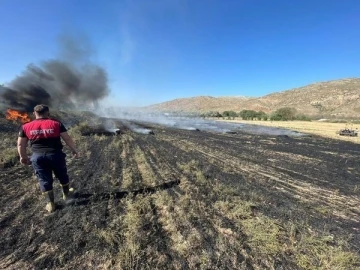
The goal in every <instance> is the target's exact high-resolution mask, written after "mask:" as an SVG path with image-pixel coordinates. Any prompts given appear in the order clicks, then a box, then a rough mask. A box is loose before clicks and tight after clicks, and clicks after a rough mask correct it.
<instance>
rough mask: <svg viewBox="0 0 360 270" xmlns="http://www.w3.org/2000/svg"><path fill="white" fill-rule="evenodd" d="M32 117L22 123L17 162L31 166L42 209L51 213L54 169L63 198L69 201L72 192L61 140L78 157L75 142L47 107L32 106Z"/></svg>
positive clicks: (53, 206)
mask: <svg viewBox="0 0 360 270" xmlns="http://www.w3.org/2000/svg"><path fill="white" fill-rule="evenodd" d="M33 114H34V115H35V120H33V121H30V122H28V123H25V124H23V125H22V126H21V128H20V131H19V137H18V144H17V145H18V152H19V156H20V162H21V163H22V164H24V165H30V164H31V165H32V167H33V169H34V171H35V174H36V176H37V178H38V180H39V184H40V190H41V192H42V193H43V195H44V196H45V199H46V207H45V209H46V210H47V211H48V212H49V213H52V212H54V211H55V209H56V205H55V201H54V191H53V172H54V174H55V176H56V178H57V179H58V180H59V182H60V184H61V186H62V193H63V199H64V200H65V202H69V201H70V200H71V199H72V195H73V192H74V189H73V188H70V186H69V184H70V181H69V176H68V173H67V166H66V160H65V157H66V154H65V153H64V152H63V151H62V149H63V145H62V143H61V139H60V138H62V139H63V140H64V142H65V143H66V144H67V145H68V146H69V147H70V149H71V151H72V154H73V156H74V157H78V156H79V154H78V151H77V150H76V147H75V144H74V141H73V140H72V139H71V137H70V136H69V134H68V133H67V129H66V128H65V126H64V125H63V124H62V123H61V122H59V121H57V120H54V119H50V118H49V117H50V112H49V107H48V106H46V105H44V104H40V105H37V106H35V107H34V112H33ZM28 141H30V146H31V150H32V155H31V158H30V159H29V158H28V156H27V154H26V147H27V143H28Z"/></svg>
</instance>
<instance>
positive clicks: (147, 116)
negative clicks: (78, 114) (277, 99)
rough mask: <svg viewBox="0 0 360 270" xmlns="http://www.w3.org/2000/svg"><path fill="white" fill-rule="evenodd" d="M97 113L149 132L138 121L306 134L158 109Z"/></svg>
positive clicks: (228, 130)
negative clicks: (164, 111) (165, 111)
mask: <svg viewBox="0 0 360 270" xmlns="http://www.w3.org/2000/svg"><path fill="white" fill-rule="evenodd" d="M96 113H97V114H99V115H101V116H103V117H108V118H116V119H119V120H121V122H122V123H123V124H124V125H125V126H127V127H128V128H129V129H130V130H132V131H134V132H137V133H143V134H149V132H150V131H151V130H150V129H147V128H143V127H140V126H139V125H137V124H136V123H139V124H140V123H144V124H146V123H149V124H155V125H160V126H165V127H168V128H175V129H182V130H189V131H194V132H196V131H207V132H216V133H236V132H246V133H250V134H258V135H272V136H292V137H297V136H306V134H304V133H299V132H297V131H292V130H289V129H281V128H275V127H265V126H259V125H251V124H242V123H229V122H221V121H215V120H208V119H203V118H199V117H193V116H184V115H181V114H172V113H163V112H156V111H149V110H146V109H140V108H138V109H134V108H131V109H129V108H126V109H122V108H114V107H111V108H107V109H102V110H97V111H96Z"/></svg>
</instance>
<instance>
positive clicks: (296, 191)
mask: <svg viewBox="0 0 360 270" xmlns="http://www.w3.org/2000/svg"><path fill="white" fill-rule="evenodd" d="M151 129H152V130H153V131H154V135H145V134H138V133H134V132H132V131H130V130H124V132H123V134H121V135H117V136H98V135H93V136H81V135H80V133H79V129H78V128H77V127H76V126H75V127H74V128H72V129H70V131H69V133H70V134H71V135H72V136H73V138H74V140H75V141H76V143H77V145H78V148H79V149H80V151H81V153H82V157H81V158H80V159H72V158H71V157H70V155H69V156H68V158H67V159H68V169H69V174H70V177H71V179H72V183H73V186H74V187H75V188H76V190H77V194H76V197H77V199H76V202H75V204H74V205H71V206H65V205H64V204H63V202H61V200H60V187H59V185H56V200H57V202H58V204H59V206H58V210H57V211H56V212H55V213H53V214H46V212H45V209H44V202H43V198H42V197H41V194H40V192H39V188H38V184H37V180H36V179H34V178H33V173H32V169H31V167H28V166H21V165H19V164H18V163H16V162H15V163H14V164H13V165H11V166H8V167H7V168H4V169H2V170H1V171H0V173H1V180H0V192H1V199H0V200H1V201H0V234H1V239H0V268H1V269H359V267H360V258H359V250H360V210H359V209H360V181H359V179H360V165H359V157H360V145H359V144H353V143H351V142H343V141H338V140H332V139H326V138H321V137H318V136H313V137H294V138H292V137H287V136H267V135H252V134H247V133H238V134H221V133H213V132H205V131H190V130H188V131H187V130H179V129H172V128H165V127H161V126H156V125H151ZM14 130H15V131H14ZM0 136H1V137H0V140H1V147H2V151H3V153H4V151H5V150H6V149H10V150H11V149H13V148H14V146H15V147H16V129H15V127H13V129H11V128H10V129H6V128H5V125H2V128H1V133H0ZM65 149H66V151H67V148H65ZM10 150H6V151H10ZM10 152H11V151H10ZM10 152H9V153H10ZM8 155H10V154H8Z"/></svg>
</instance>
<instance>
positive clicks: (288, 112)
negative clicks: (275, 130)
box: [270, 107, 296, 121]
mask: <svg viewBox="0 0 360 270" xmlns="http://www.w3.org/2000/svg"><path fill="white" fill-rule="evenodd" d="M295 119H296V109H295V108H291V107H284V108H280V109H277V110H276V111H275V112H274V113H273V114H272V115H271V117H270V120H273V121H289V120H295Z"/></svg>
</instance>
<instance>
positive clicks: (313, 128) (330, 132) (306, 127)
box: [224, 120, 360, 143]
mask: <svg viewBox="0 0 360 270" xmlns="http://www.w3.org/2000/svg"><path fill="white" fill-rule="evenodd" d="M224 121H226V122H230V123H244V124H250V125H260V126H267V127H279V128H287V129H291V130H297V131H299V132H304V133H308V134H314V135H318V136H322V137H326V138H331V139H337V140H343V141H349V142H353V143H360V135H359V136H358V137H347V136H339V135H338V134H336V132H337V131H338V130H340V129H344V128H350V129H356V128H357V129H358V130H359V132H360V124H346V123H329V122H321V121H311V122H310V121H251V120H224Z"/></svg>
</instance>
